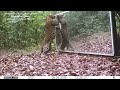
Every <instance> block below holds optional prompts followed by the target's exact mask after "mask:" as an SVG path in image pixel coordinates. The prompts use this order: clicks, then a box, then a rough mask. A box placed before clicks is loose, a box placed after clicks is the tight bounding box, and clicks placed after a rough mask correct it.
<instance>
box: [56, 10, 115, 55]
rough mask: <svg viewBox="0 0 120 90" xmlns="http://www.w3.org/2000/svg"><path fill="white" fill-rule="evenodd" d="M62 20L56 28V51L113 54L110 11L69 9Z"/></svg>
mask: <svg viewBox="0 0 120 90" xmlns="http://www.w3.org/2000/svg"><path fill="white" fill-rule="evenodd" d="M58 15H59V14H58ZM64 20H65V21H64ZM63 22H64V23H65V22H66V25H64V24H60V25H61V29H60V32H59V30H56V45H57V46H56V47H57V51H62V52H73V53H83V54H96V55H108V56H109V55H110V56H113V55H114V48H113V46H114V45H113V32H112V19H111V11H69V12H67V13H65V14H64V17H63ZM65 27H66V28H67V30H65V29H66V28H65ZM62 28H64V29H62ZM62 32H63V34H62ZM60 35H61V38H60ZM64 35H66V36H64ZM66 38H67V39H66ZM62 47H63V48H62ZM61 48H62V49H61Z"/></svg>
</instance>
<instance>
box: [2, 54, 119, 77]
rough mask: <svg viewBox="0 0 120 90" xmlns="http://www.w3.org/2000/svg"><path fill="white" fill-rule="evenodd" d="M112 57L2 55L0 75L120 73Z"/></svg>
mask: <svg viewBox="0 0 120 90" xmlns="http://www.w3.org/2000/svg"><path fill="white" fill-rule="evenodd" d="M111 60H112V57H103V56H93V55H81V54H79V55H78V54H68V53H62V54H58V53H53V52H51V53H49V54H48V55H44V56H41V54H40V53H39V52H34V53H31V54H27V55H20V54H13V55H10V56H9V55H6V56H4V57H0V75H4V76H11V75H12V76H79V75H82V76H83V75H84V76H103V75H105V76H112V75H120V66H119V64H118V63H116V62H111Z"/></svg>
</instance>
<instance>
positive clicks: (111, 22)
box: [55, 11, 118, 56]
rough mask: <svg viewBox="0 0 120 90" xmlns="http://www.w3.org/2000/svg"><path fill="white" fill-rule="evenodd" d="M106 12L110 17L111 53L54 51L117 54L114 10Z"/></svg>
mask: <svg viewBox="0 0 120 90" xmlns="http://www.w3.org/2000/svg"><path fill="white" fill-rule="evenodd" d="M67 12H68V11H67ZM108 12H109V17H110V28H111V30H110V31H111V40H112V53H111V54H102V53H92V52H74V51H62V50H56V51H58V52H63V53H64V52H65V53H77V54H90V55H101V56H117V55H118V41H117V31H116V20H115V12H114V11H108ZM63 13H64V12H63ZM58 14H59V13H58ZM58 14H57V15H58ZM60 14H61V13H60ZM55 41H56V40H55ZM56 47H57V45H56Z"/></svg>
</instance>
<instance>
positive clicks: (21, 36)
mask: <svg viewBox="0 0 120 90" xmlns="http://www.w3.org/2000/svg"><path fill="white" fill-rule="evenodd" d="M60 12H62V11H0V49H4V48H5V49H6V48H7V49H11V48H12V49H24V48H28V50H29V49H30V48H31V47H36V46H39V45H41V42H42V40H43V38H44V36H45V34H44V24H45V18H46V16H47V15H48V14H51V13H52V14H56V13H60ZM13 16H19V17H16V18H14V17H13ZM65 18H66V19H67V21H68V26H69V28H68V29H69V31H70V36H77V35H81V36H86V35H92V34H93V33H95V32H98V31H108V28H110V27H109V25H108V24H109V19H108V18H109V15H108V13H107V12H104V11H79V12H78V11H71V12H69V13H67V14H66V16H65ZM52 47H53V49H55V40H54V43H53V44H52Z"/></svg>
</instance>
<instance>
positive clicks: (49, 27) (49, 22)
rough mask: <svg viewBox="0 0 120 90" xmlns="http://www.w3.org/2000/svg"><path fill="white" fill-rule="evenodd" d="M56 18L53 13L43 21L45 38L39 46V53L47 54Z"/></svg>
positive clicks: (52, 37)
mask: <svg viewBox="0 0 120 90" xmlns="http://www.w3.org/2000/svg"><path fill="white" fill-rule="evenodd" d="M58 24H59V23H58V20H57V19H56V18H55V16H53V15H49V16H48V17H47V18H46V22H45V38H44V41H43V43H42V46H41V53H44V54H47V53H48V52H49V51H50V50H51V49H52V47H51V43H52V41H53V39H54V38H55V32H56V31H55V30H56V26H57V25H58Z"/></svg>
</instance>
